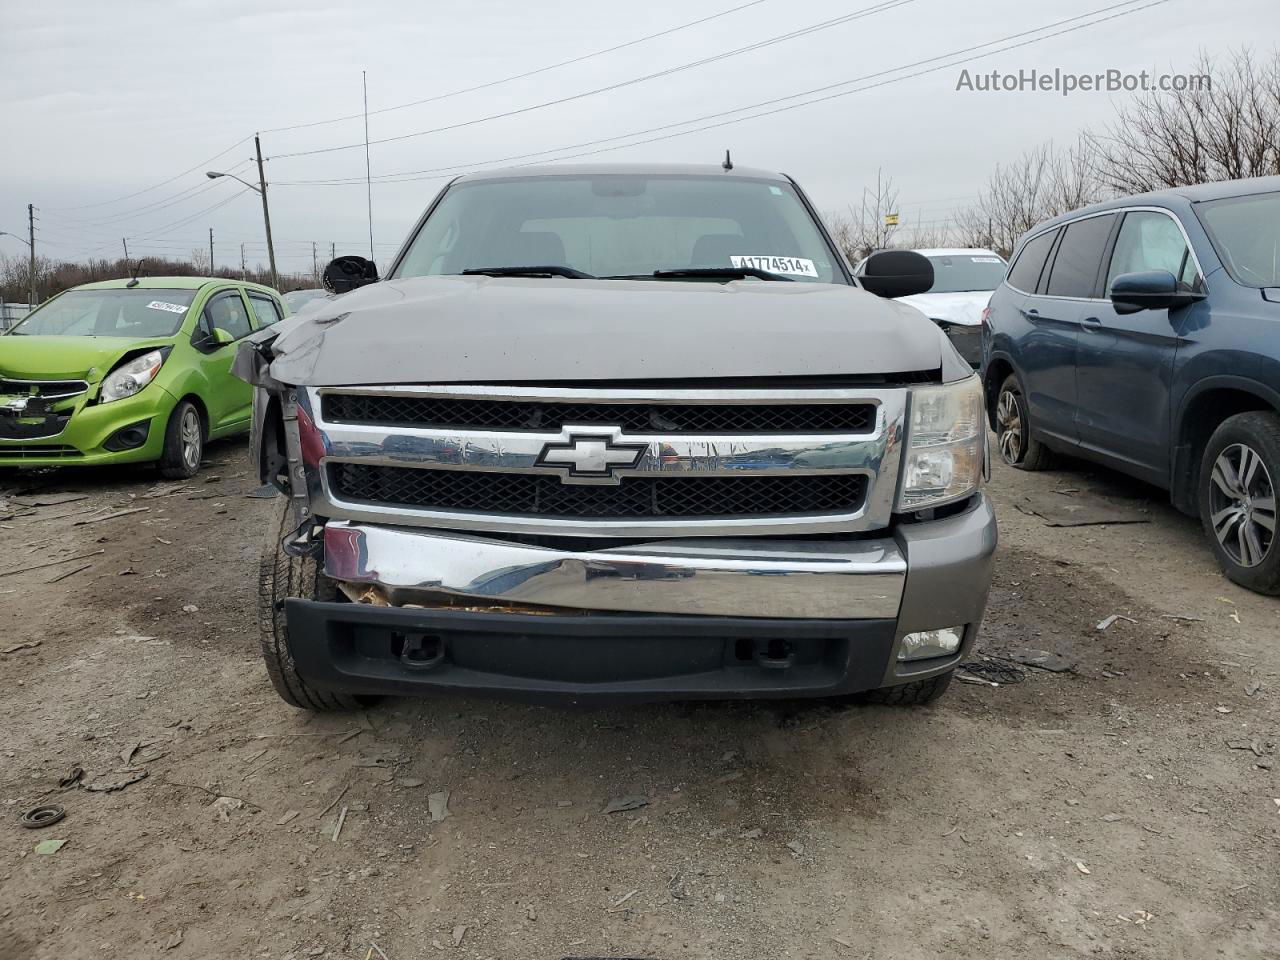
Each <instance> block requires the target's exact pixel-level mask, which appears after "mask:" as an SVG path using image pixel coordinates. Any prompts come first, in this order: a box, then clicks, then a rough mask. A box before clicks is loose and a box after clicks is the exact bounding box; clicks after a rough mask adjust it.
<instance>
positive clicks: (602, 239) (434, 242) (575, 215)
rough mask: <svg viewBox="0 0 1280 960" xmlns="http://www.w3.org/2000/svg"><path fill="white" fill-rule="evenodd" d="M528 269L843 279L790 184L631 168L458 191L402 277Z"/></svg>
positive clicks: (478, 184)
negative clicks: (732, 271)
mask: <svg viewBox="0 0 1280 960" xmlns="http://www.w3.org/2000/svg"><path fill="white" fill-rule="evenodd" d="M531 266H539V267H546V266H556V267H568V268H570V269H572V270H578V271H582V272H583V273H587V274H590V275H591V276H593V277H609V278H621V277H652V276H653V274H654V272H655V271H659V270H688V269H690V268H698V267H706V268H718V269H721V270H724V269H726V268H754V269H757V270H764V271H767V272H769V273H774V274H778V275H780V276H784V277H787V278H788V279H790V280H799V281H806V282H809V283H844V282H845V280H844V277H843V275H842V274H840V273H839V271H838V270H837V268H836V267H835V261H834V256H833V254H832V251H831V248H830V247H829V246H828V245H827V243H826V241H825V240H824V239H823V237H822V234H821V233H820V232H819V230H818V227H817V225H816V224H815V223H814V220H813V217H811V216H810V214H809V212H808V210H807V209H806V207H805V205H804V204H803V203H802V202H801V200H800V197H799V196H798V195H797V194H796V192H795V190H794V189H793V188H792V186H791V185H790V184H789V183H786V182H785V181H777V180H751V179H746V178H740V177H715V176H677V175H664V176H628V175H624V174H605V175H597V176H563V177H560V176H543V177H524V178H513V179H503V180H479V181H475V182H471V183H461V184H458V185H456V186H453V187H450V188H449V191H448V193H446V194H445V196H444V198H443V199H442V200H441V201H440V203H439V205H438V206H437V207H436V209H435V210H434V211H433V212H432V213H431V216H430V217H429V218H428V220H427V222H426V223H425V224H424V225H423V227H422V229H421V230H420V231H419V232H418V235H417V236H416V237H415V238H414V239H413V242H412V244H411V245H410V247H409V250H408V253H407V254H406V255H405V258H404V260H403V262H402V263H401V264H400V266H399V268H398V269H397V270H396V271H395V273H394V276H396V277H421V276H438V275H441V274H459V273H462V272H463V271H465V270H479V269H483V268H486V267H531ZM709 279H710V278H709ZM714 279H719V280H725V279H732V278H730V277H725V276H719V277H715V278H714Z"/></svg>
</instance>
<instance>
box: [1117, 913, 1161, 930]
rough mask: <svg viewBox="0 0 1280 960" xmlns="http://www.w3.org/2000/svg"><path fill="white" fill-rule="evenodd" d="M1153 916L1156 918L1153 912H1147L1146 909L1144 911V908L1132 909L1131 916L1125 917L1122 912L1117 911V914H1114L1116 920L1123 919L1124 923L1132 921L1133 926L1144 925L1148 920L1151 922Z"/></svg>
mask: <svg viewBox="0 0 1280 960" xmlns="http://www.w3.org/2000/svg"><path fill="white" fill-rule="evenodd" d="M1155 918H1156V917H1155V914H1153V913H1147V911H1145V910H1135V911H1133V916H1132V917H1126V916H1125V915H1124V914H1122V913H1117V914H1116V919H1117V920H1122V921H1124V922H1125V923H1132V924H1134V925H1135V926H1139V927H1142V926H1146V924H1148V923H1150V922H1151V921H1152V920H1154V919H1155Z"/></svg>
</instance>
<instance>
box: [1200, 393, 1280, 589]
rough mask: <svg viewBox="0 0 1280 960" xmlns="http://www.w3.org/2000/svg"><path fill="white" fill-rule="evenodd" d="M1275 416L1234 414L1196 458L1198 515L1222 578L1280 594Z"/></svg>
mask: <svg viewBox="0 0 1280 960" xmlns="http://www.w3.org/2000/svg"><path fill="white" fill-rule="evenodd" d="M1277 481H1280V415H1277V414H1274V413H1267V412H1261V411H1259V412H1254V413H1239V414H1236V415H1235V416H1234V417H1228V418H1227V419H1226V420H1224V421H1223V422H1222V424H1221V426H1219V427H1218V429H1217V430H1215V431H1214V432H1213V436H1212V437H1210V438H1209V445H1208V446H1207V447H1205V451H1204V459H1203V460H1201V462H1200V518H1201V520H1202V522H1203V523H1204V529H1205V533H1207V534H1208V536H1209V542H1210V543H1211V544H1212V545H1213V550H1214V553H1215V554H1217V557H1218V563H1219V564H1221V565H1222V569H1223V572H1224V573H1226V575H1227V577H1228V578H1229V579H1231V580H1233V581H1235V582H1236V583H1238V584H1240V586H1242V587H1247V588H1249V589H1250V590H1256V591H1257V592H1259V593H1267V594H1273V595H1274V594H1280V542H1278V541H1277V538H1276V483H1277Z"/></svg>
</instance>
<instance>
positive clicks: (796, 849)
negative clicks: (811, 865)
mask: <svg viewBox="0 0 1280 960" xmlns="http://www.w3.org/2000/svg"><path fill="white" fill-rule="evenodd" d="M787 849H788V850H790V851H791V852H792V853H794V854H795V855H796V856H797V857H803V856H804V844H803V843H801V842H800V841H799V840H792V841H791V842H790V843H788V844H787Z"/></svg>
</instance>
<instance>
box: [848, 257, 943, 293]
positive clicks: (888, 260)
mask: <svg viewBox="0 0 1280 960" xmlns="http://www.w3.org/2000/svg"><path fill="white" fill-rule="evenodd" d="M857 279H858V283H859V284H860V285H861V286H862V288H863V289H864V290H867V291H870V292H871V293H874V294H875V295H876V296H877V297H888V298H893V297H909V296H911V295H912V294H915V293H928V292H929V290H930V289H931V288H932V287H933V263H932V262H931V261H930V260H929V258H928V257H926V256H924V255H923V254H919V253H916V252H915V251H914V250H879V251H877V252H875V253H873V254H871V256H869V257H867V259H866V260H865V261H864V262H863V263H862V273H861V274H860V275H859V276H858V278H857Z"/></svg>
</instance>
